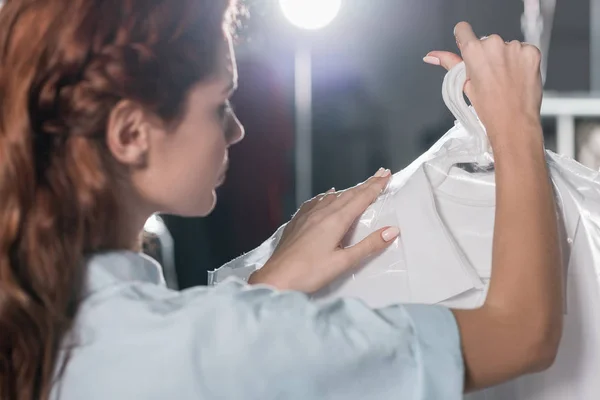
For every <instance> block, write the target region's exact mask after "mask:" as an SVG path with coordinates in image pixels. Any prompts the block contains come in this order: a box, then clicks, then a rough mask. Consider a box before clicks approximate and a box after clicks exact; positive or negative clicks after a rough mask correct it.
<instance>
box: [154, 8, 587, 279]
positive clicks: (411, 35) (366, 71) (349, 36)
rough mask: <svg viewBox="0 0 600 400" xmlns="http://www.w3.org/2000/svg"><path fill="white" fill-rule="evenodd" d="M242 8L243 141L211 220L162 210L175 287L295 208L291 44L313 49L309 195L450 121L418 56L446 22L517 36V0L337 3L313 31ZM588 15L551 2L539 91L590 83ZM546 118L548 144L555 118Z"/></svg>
mask: <svg viewBox="0 0 600 400" xmlns="http://www.w3.org/2000/svg"><path fill="white" fill-rule="evenodd" d="M591 1H595V0H591ZM247 4H248V6H249V10H250V19H248V20H247V21H246V22H245V23H244V25H245V27H244V29H243V30H242V31H241V32H240V37H239V38H238V49H237V52H238V53H237V54H238V64H239V73H240V85H239V90H238V92H237V93H236V95H235V97H234V99H233V103H234V106H235V109H236V112H237V114H238V116H239V118H240V120H241V121H242V123H244V124H245V126H246V139H245V140H244V141H243V142H241V143H240V144H238V145H236V146H235V147H233V148H232V149H231V151H230V157H231V170H230V171H229V174H228V179H227V182H226V184H225V185H224V186H223V187H222V188H221V189H220V193H219V202H218V206H217V208H216V210H215V212H214V213H213V214H212V215H211V216H209V217H208V218H204V219H183V218H178V217H173V216H163V219H164V221H165V223H166V225H167V226H168V229H169V231H170V232H171V236H172V237H173V239H174V250H175V251H174V257H175V264H176V266H177V278H178V282H179V286H180V287H181V288H185V287H189V286H193V285H202V284H206V275H207V273H206V272H207V271H208V270H213V269H215V268H217V267H219V266H220V265H222V264H223V263H225V262H227V261H229V260H231V259H232V258H234V257H237V256H239V255H241V254H242V253H244V252H247V251H249V250H251V249H252V248H254V247H256V246H258V245H259V244H260V243H261V242H262V241H263V240H265V239H266V238H267V237H269V236H270V235H271V234H272V233H273V231H274V230H275V229H276V228H277V227H278V226H279V225H281V224H282V223H284V222H285V221H287V220H289V218H290V216H291V214H292V213H293V212H294V210H295V208H296V204H295V196H294V188H295V182H294V162H295V160H294V126H295V125H294V53H295V50H296V48H297V46H299V45H302V46H305V47H306V46H310V48H311V49H312V57H313V59H312V72H313V84H312V87H313V107H312V110H313V124H312V127H313V132H312V133H313V145H312V157H313V185H312V194H317V193H320V192H323V191H325V190H327V189H329V188H331V187H333V186H335V187H336V188H338V189H341V188H346V187H348V186H352V185H354V184H356V183H358V182H359V181H361V180H363V179H365V178H366V177H368V176H369V175H371V174H372V173H373V172H375V170H376V169H377V168H379V167H380V166H384V167H388V168H391V169H392V170H393V171H398V170H400V169H402V168H403V167H405V166H406V165H407V164H408V163H410V162H411V161H412V160H413V159H414V158H416V157H417V156H418V155H419V154H421V153H422V152H423V151H425V150H427V149H428V147H429V146H430V145H431V144H432V143H433V142H434V141H435V140H437V139H438V138H439V137H440V136H441V135H443V134H444V133H445V132H446V131H447V130H448V129H449V128H450V127H451V126H452V124H453V117H452V116H451V114H450V113H449V112H448V111H447V109H446V107H445V105H444V103H443V101H442V97H441V84H442V79H443V76H444V71H443V70H442V69H441V68H436V67H432V66H429V65H425V64H424V63H423V61H422V58H423V56H425V54H426V53H427V52H429V51H431V50H435V49H447V50H453V51H454V50H456V45H455V42H454V37H453V35H452V31H453V27H454V25H455V24H456V23H457V22H459V21H461V20H466V21H469V22H471V23H472V25H473V27H474V29H475V31H476V32H477V34H478V35H481V36H483V35H486V34H490V33H498V34H500V35H502V36H503V37H504V38H505V39H507V40H509V39H518V40H523V33H522V29H521V15H522V14H523V10H524V3H523V0H345V1H344V2H343V5H342V9H341V11H340V13H339V15H338V16H337V18H336V19H335V20H334V21H333V22H332V23H331V25H329V26H328V27H326V28H324V29H322V30H319V31H316V32H301V31H300V30H299V29H297V28H295V27H293V26H292V25H290V24H289V22H287V20H285V19H284V17H283V16H282V14H281V11H280V9H279V6H278V4H277V2H276V1H275V0H255V1H247ZM590 12H591V11H590V0H558V1H557V3H556V14H555V18H554V27H553V30H552V42H551V45H550V49H549V53H548V54H549V62H548V71H547V76H548V78H547V81H546V89H548V90H555V91H561V92H573V91H589V90H590V89H591V88H590V82H591V77H590V58H591V54H590V50H589V49H590V40H591V34H590V31H591V29H590V28H591V27H590ZM547 125H548V131H549V134H548V136H549V137H548V146H549V147H552V146H553V144H552V143H553V138H552V129H553V126H554V123H553V121H552V120H550V121H548V123H547Z"/></svg>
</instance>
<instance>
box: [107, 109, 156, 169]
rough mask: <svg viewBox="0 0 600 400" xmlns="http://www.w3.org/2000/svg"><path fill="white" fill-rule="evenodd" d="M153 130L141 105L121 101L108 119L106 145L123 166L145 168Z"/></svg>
mask: <svg viewBox="0 0 600 400" xmlns="http://www.w3.org/2000/svg"><path fill="white" fill-rule="evenodd" d="M151 129H153V127H152V123H151V121H150V120H149V116H148V114H147V112H146V111H145V110H144V109H143V108H142V107H141V106H140V105H139V104H137V103H135V102H132V101H130V100H121V101H120V102H119V103H117V105H116V106H115V107H114V108H113V109H112V111H111V113H110V116H109V118H108V126H107V131H106V145H107V146H108V149H109V150H110V152H111V154H112V155H113V157H114V158H115V159H116V160H117V161H118V162H120V163H121V164H123V165H125V166H128V167H133V168H144V167H145V166H146V161H147V158H148V152H149V150H150V131H151Z"/></svg>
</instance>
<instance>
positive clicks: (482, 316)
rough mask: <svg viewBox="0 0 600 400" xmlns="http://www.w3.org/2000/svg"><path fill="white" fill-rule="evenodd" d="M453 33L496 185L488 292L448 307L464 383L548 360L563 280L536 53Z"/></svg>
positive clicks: (554, 344) (431, 58)
mask: <svg viewBox="0 0 600 400" xmlns="http://www.w3.org/2000/svg"><path fill="white" fill-rule="evenodd" d="M455 35H456V39H457V42H458V43H459V47H460V50H461V52H462V55H463V58H464V60H465V64H466V66H467V76H468V78H469V79H470V81H468V83H467V85H466V87H465V91H466V93H467V95H468V96H469V98H470V100H471V102H472V103H473V106H474V107H475V109H476V110H477V113H478V115H479V118H480V119H481V121H482V122H483V124H484V125H485V127H486V130H487V134H488V137H489V139H490V143H491V145H492V148H493V150H494V161H495V183H496V215H495V218H494V221H495V223H494V241H493V251H492V278H491V280H490V286H489V291H488V294H487V296H486V299H485V303H484V305H483V306H482V307H481V308H480V309H476V310H455V311H454V315H455V316H456V321H457V323H458V326H459V329H460V337H461V347H462V351H463V356H464V360H465V365H466V380H465V382H466V389H467V390H471V389H480V388H484V387H488V386H493V385H497V384H499V383H502V382H505V381H507V380H510V379H513V378H516V377H518V376H520V375H523V374H526V373H532V372H537V371H541V370H543V369H546V368H548V367H549V366H550V365H552V363H553V361H554V358H555V357H556V354H557V351H558V345H559V343H560V339H561V334H562V323H563V320H562V318H563V315H562V314H563V305H564V293H563V291H562V288H563V287H564V282H563V279H564V278H563V268H562V265H561V257H560V247H561V246H560V243H559V240H558V229H557V226H558V224H557V222H556V215H557V214H556V205H555V202H554V192H553V189H552V184H551V181H550V179H549V175H548V168H547V165H546V158H545V152H544V148H543V136H542V128H541V124H540V105H541V99H542V84H541V78H540V61H541V56H540V52H539V51H538V49H536V48H535V47H533V46H530V45H527V44H521V43H520V42H510V43H505V42H504V41H503V40H502V39H501V38H500V37H499V36H497V35H492V36H490V37H488V38H485V39H483V40H479V39H477V37H475V34H474V33H473V30H472V29H471V26H470V25H469V24H467V23H464V22H463V23H460V24H458V25H457V26H456V29H455ZM425 61H426V62H429V63H432V64H440V65H442V66H444V67H445V68H447V69H450V68H452V67H453V66H454V65H456V64H457V63H459V62H460V61H461V58H460V57H459V56H457V55H455V54H452V53H448V52H441V51H435V52H432V53H429V55H428V57H426V58H425ZM482 338H485V340H482Z"/></svg>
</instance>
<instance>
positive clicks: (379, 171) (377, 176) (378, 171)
mask: <svg viewBox="0 0 600 400" xmlns="http://www.w3.org/2000/svg"><path fill="white" fill-rule="evenodd" d="M384 172H385V170H384V169H383V168H379V169H378V170H377V172H375V178H381V177H382V176H383V173H384Z"/></svg>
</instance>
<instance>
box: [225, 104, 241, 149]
mask: <svg viewBox="0 0 600 400" xmlns="http://www.w3.org/2000/svg"><path fill="white" fill-rule="evenodd" d="M229 118H230V121H229V124H228V126H229V129H228V130H227V133H226V135H227V137H226V139H227V144H228V145H229V146H232V145H234V144H236V143H238V142H239V141H241V140H242V139H243V138H244V135H245V130H244V125H242V123H241V122H240V120H239V119H238V118H237V116H236V115H235V113H233V112H231V113H229Z"/></svg>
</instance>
